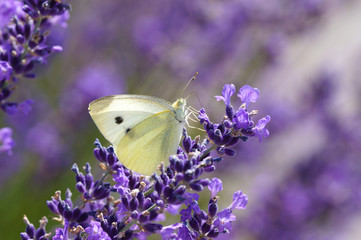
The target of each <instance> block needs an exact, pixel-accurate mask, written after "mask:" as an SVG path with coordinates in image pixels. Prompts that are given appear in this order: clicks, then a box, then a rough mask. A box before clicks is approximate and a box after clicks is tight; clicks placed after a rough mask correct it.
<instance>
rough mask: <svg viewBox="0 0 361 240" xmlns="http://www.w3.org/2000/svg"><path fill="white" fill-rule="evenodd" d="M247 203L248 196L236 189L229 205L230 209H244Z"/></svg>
mask: <svg viewBox="0 0 361 240" xmlns="http://www.w3.org/2000/svg"><path fill="white" fill-rule="evenodd" d="M247 203H248V196H247V195H246V194H243V193H242V191H237V192H235V193H234V194H233V202H232V203H231V205H230V206H229V208H230V209H232V210H233V209H245V208H246V205H247Z"/></svg>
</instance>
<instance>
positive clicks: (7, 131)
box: [0, 127, 15, 155]
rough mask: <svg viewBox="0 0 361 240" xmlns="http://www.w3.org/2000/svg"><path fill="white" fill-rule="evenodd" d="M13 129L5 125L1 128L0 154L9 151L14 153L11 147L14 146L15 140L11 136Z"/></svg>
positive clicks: (9, 153)
mask: <svg viewBox="0 0 361 240" xmlns="http://www.w3.org/2000/svg"><path fill="white" fill-rule="evenodd" d="M12 133H13V131H12V130H11V128H8V127H5V128H1V129H0V154H1V153H2V152H7V153H8V155H11V154H12V151H11V149H12V148H13V147H14V145H15V142H14V140H13V139H12V138H11V135H12Z"/></svg>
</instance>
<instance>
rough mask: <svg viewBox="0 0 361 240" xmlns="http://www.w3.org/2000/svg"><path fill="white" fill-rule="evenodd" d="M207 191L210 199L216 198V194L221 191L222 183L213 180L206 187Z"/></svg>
mask: <svg viewBox="0 0 361 240" xmlns="http://www.w3.org/2000/svg"><path fill="white" fill-rule="evenodd" d="M208 189H209V191H211V196H212V198H213V197H215V196H217V193H218V192H219V191H222V190H223V186H222V181H221V180H220V179H219V178H216V177H215V178H213V179H212V180H211V183H210V184H209V185H208Z"/></svg>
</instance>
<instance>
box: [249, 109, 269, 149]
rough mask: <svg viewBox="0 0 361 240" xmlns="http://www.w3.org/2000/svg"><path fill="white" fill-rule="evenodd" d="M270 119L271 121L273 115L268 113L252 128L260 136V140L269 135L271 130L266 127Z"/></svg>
mask: <svg viewBox="0 0 361 240" xmlns="http://www.w3.org/2000/svg"><path fill="white" fill-rule="evenodd" d="M269 121H271V117H270V116H269V115H267V116H266V117H264V118H261V119H260V120H258V123H257V125H256V126H255V127H254V128H252V131H253V132H254V133H255V134H256V135H257V136H258V139H259V141H260V142H261V141H262V137H264V138H265V137H268V136H269V131H268V129H267V128H266V125H267V123H269Z"/></svg>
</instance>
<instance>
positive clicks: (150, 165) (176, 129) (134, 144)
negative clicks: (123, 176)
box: [115, 110, 184, 175]
mask: <svg viewBox="0 0 361 240" xmlns="http://www.w3.org/2000/svg"><path fill="white" fill-rule="evenodd" d="M183 127H184V121H179V120H177V119H176V117H175V113H174V111H169V110H167V111H163V112H160V113H157V114H154V115H152V116H150V117H148V118H146V119H145V120H143V121H142V122H140V123H139V124H138V125H136V126H135V127H134V128H132V129H131V130H130V131H128V132H127V133H126V134H125V135H124V137H123V138H122V139H121V140H120V141H119V143H118V145H117V146H116V148H115V150H116V154H117V156H118V159H119V160H120V161H121V162H122V163H123V164H124V165H125V166H126V167H128V168H130V169H132V170H134V171H135V172H138V173H141V174H144V175H151V174H152V173H154V172H155V171H156V170H157V166H158V165H159V164H160V162H162V161H163V162H168V158H169V156H170V155H172V154H175V153H176V151H177V147H178V145H179V142H180V139H181V136H182V130H183Z"/></svg>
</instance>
